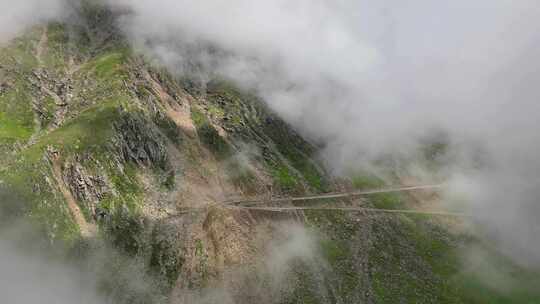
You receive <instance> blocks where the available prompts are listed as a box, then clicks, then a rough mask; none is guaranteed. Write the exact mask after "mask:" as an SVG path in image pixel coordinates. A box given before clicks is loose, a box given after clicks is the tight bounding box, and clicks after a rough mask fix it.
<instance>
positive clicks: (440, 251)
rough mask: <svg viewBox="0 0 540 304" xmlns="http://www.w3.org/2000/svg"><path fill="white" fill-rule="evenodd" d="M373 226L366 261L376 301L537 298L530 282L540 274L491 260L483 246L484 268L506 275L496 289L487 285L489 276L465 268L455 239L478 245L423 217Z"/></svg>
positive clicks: (522, 300) (516, 300)
mask: <svg viewBox="0 0 540 304" xmlns="http://www.w3.org/2000/svg"><path fill="white" fill-rule="evenodd" d="M373 229H374V231H373V233H374V234H375V235H376V236H377V237H376V242H375V243H374V247H373V248H372V249H371V250H370V262H371V269H372V270H373V271H374V273H373V275H372V277H373V282H372V284H373V288H374V291H375V295H376V299H377V301H378V302H383V303H399V302H406V303H427V302H437V303H535V301H538V300H539V299H540V292H539V291H538V290H537V288H535V287H533V286H537V284H538V282H540V274H538V273H537V274H533V273H531V272H530V271H528V270H525V269H520V268H518V267H517V266H515V265H512V263H511V262H510V261H508V260H504V259H501V258H500V257H499V259H498V260H497V259H495V260H493V259H494V257H496V256H497V254H496V253H494V252H490V251H489V250H486V251H484V252H485V253H486V254H487V255H486V256H485V257H484V258H485V259H488V260H491V262H488V264H489V265H490V266H489V267H488V269H491V271H493V267H495V269H496V271H498V272H500V273H502V274H503V275H504V277H505V278H504V280H503V281H504V284H503V285H502V286H500V288H492V287H489V283H490V280H489V279H487V278H486V277H483V278H482V277H481V276H479V275H478V274H479V273H478V272H476V271H464V269H466V268H465V267H464V265H463V259H462V254H461V253H460V249H461V248H460V247H459V246H457V243H464V244H466V245H467V247H471V246H477V243H475V242H476V241H474V240H472V239H470V238H466V237H465V236H455V235H451V234H450V233H449V232H448V231H445V230H444V229H443V228H441V227H439V226H436V225H435V224H432V223H430V222H429V221H427V220H426V219H424V218H420V217H409V216H400V217H397V218H395V221H392V222H391V225H390V226H387V227H381V228H379V227H375V226H374V227H373ZM475 244H476V245H475ZM485 249H486V248H484V249H483V250H485ZM501 269H506V270H502V271H501ZM508 269H511V270H508ZM481 272H485V270H482V271H481ZM486 273H487V272H486ZM490 279H494V276H492V277H490ZM491 282H492V281H491Z"/></svg>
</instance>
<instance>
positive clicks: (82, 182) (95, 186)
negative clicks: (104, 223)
mask: <svg viewBox="0 0 540 304" xmlns="http://www.w3.org/2000/svg"><path fill="white" fill-rule="evenodd" d="M64 181H65V182H66V184H67V185H68V186H69V188H70V190H71V193H73V196H75V198H76V199H77V201H78V202H79V203H80V204H83V205H84V207H85V208H86V210H88V211H89V212H90V213H91V215H92V216H95V215H96V208H97V206H98V204H99V202H100V201H101V200H102V199H104V198H105V197H106V196H107V195H110V194H112V191H113V190H112V189H111V187H110V183H109V182H108V181H107V178H106V177H105V176H103V175H101V174H99V173H97V174H90V173H89V172H88V170H87V169H86V168H85V167H84V166H82V165H81V163H80V162H78V161H77V160H75V161H73V162H68V163H67V164H66V165H65V168H64Z"/></svg>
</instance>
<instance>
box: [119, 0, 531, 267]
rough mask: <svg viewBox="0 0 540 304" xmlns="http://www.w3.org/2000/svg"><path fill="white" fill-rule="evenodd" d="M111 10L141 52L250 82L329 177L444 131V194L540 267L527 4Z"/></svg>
mask: <svg viewBox="0 0 540 304" xmlns="http://www.w3.org/2000/svg"><path fill="white" fill-rule="evenodd" d="M114 4H115V5H121V6H127V7H129V8H130V9H131V10H132V12H133V14H132V15H130V16H127V17H126V18H124V19H123V20H122V26H123V28H124V29H125V31H126V33H127V35H128V37H130V38H131V39H132V41H133V43H134V45H135V46H137V47H138V48H139V50H142V51H144V52H146V53H147V54H148V55H150V56H152V57H154V58H157V59H159V60H160V62H161V63H163V64H165V65H166V66H167V67H168V68H170V69H171V71H173V72H176V73H191V74H192V73H193V72H194V71H199V72H200V75H201V79H202V80H204V79H206V78H209V77H211V74H217V75H221V76H226V77H229V78H232V79H234V80H235V81H237V82H238V83H240V84H242V85H244V86H246V87H249V88H256V89H257V90H258V91H259V92H260V94H261V95H262V96H263V97H264V98H265V100H266V101H267V102H268V103H269V104H270V106H271V107H272V108H273V109H274V110H276V111H277V112H278V113H280V114H281V115H282V116H283V117H284V118H285V119H286V120H287V121H288V122H290V123H291V124H292V125H294V126H295V127H297V128H298V129H299V130H301V131H302V132H303V133H304V134H305V135H307V136H310V137H311V138H313V139H315V140H319V141H321V142H324V143H325V144H326V147H327V148H326V150H325V156H326V158H327V159H328V160H329V162H330V164H331V165H332V166H333V167H334V168H336V170H337V171H338V172H339V171H340V170H345V169H348V168H350V167H354V166H356V165H358V164H365V163H369V162H370V161H372V160H373V159H377V158H378V157H380V156H381V155H383V154H384V155H387V154H393V155H396V154H397V155H401V156H403V155H410V154H411V153H413V152H414V151H416V149H417V148H418V144H419V142H421V139H423V138H425V137H427V136H429V135H430V133H431V132H432V131H434V130H437V131H441V132H443V133H445V134H448V135H449V141H450V143H451V147H452V148H453V149H454V150H453V151H452V152H453V154H454V155H455V157H454V159H453V163H452V166H451V170H450V173H449V174H450V175H451V176H454V177H456V178H455V180H454V181H453V182H452V183H451V185H453V186H456V187H454V188H452V190H453V191H459V192H463V193H465V194H466V195H467V196H468V197H469V200H470V205H469V209H470V211H471V212H473V214H475V215H476V216H477V218H478V219H479V220H480V221H481V222H482V223H484V224H485V227H487V228H489V229H488V231H489V232H490V233H491V234H492V236H493V237H495V238H496V239H497V240H499V241H500V243H501V246H502V248H504V249H505V250H506V251H507V252H508V253H510V254H512V255H513V256H515V257H517V260H518V261H521V262H526V263H532V264H535V265H540V247H539V246H540V245H538V244H540V233H538V232H539V231H540V221H539V220H538V218H537V216H535V215H538V214H540V210H539V209H540V204H539V202H538V200H539V198H540V190H538V189H540V176H539V174H538V172H540V160H539V159H538V157H537V151H539V148H540V147H539V146H540V133H539V132H538V131H537V129H538V126H539V121H540V103H539V102H538V99H539V98H540V88H539V87H538V86H537V85H536V83H537V82H538V81H539V80H540V73H539V72H538V71H540V60H538V59H537V58H536V56H535V55H536V53H537V51H538V49H539V47H540V31H539V28H540V21H539V20H540V18H539V17H540V7H539V6H538V5H536V2H535V1H532V0H523V1H518V2H516V1H509V0H495V1H488V0H481V1H474V2H470V1H465V0H459V1H452V2H448V3H439V2H437V3H435V2H431V1H424V0H414V1H407V2H403V1H392V0H385V1H378V2H373V1H350V0H340V1H325V0H317V1H313V0H309V1H308V0H296V1H285V0H278V1H257V2H253V1H247V0H233V1H221V0H208V1H188V0H184V1H176V0H175V1H173V0H158V1H146V0H120V1H114ZM209 50H212V51H209ZM216 50H217V51H216ZM209 75H210V76H209ZM477 159H480V160H481V163H482V164H481V166H479V165H478V163H477V162H476V160H477ZM457 177H459V178H457Z"/></svg>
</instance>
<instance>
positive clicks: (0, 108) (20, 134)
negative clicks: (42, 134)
mask: <svg viewBox="0 0 540 304" xmlns="http://www.w3.org/2000/svg"><path fill="white" fill-rule="evenodd" d="M29 92H31V88H29V87H28V86H27V84H26V83H25V81H24V80H22V79H16V81H15V84H14V86H13V88H11V89H9V90H8V91H7V92H5V93H3V94H1V95H0V143H2V142H3V141H5V140H7V141H8V142H13V141H26V140H28V139H29V138H30V136H31V135H32V133H33V132H34V127H35V126H34V112H33V110H32V97H31V96H30V94H29Z"/></svg>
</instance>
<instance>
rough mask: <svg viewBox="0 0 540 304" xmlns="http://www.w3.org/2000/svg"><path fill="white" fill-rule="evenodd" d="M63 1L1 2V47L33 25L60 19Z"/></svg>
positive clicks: (23, 0) (25, 0)
mask: <svg viewBox="0 0 540 304" xmlns="http://www.w3.org/2000/svg"><path fill="white" fill-rule="evenodd" d="M64 5H65V3H64V1H63V0H22V1H10V0H0V45H1V44H3V43H6V42H7V41H8V40H10V39H12V38H14V37H16V36H17V35H18V34H20V33H21V32H22V31H24V30H26V29H28V28H30V27H31V26H33V25H36V24H39V23H42V22H45V21H47V20H52V19H54V18H58V17H60V16H61V15H62V11H63V8H64Z"/></svg>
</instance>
